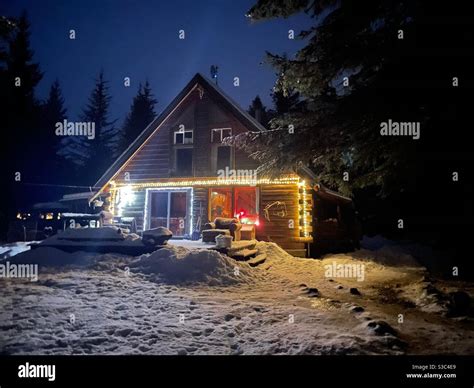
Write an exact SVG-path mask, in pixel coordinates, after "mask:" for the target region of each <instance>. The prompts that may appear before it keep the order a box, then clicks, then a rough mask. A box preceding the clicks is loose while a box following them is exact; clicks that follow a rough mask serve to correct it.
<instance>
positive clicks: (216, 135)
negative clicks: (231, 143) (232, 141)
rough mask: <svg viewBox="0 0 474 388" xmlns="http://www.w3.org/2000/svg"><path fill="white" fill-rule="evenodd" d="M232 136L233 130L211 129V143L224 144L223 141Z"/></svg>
mask: <svg viewBox="0 0 474 388" xmlns="http://www.w3.org/2000/svg"><path fill="white" fill-rule="evenodd" d="M231 135H232V129H231V128H213V129H211V143H222V139H224V138H226V137H229V136H231Z"/></svg>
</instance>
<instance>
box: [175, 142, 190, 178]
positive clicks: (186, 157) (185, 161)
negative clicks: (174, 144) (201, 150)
mask: <svg viewBox="0 0 474 388" xmlns="http://www.w3.org/2000/svg"><path fill="white" fill-rule="evenodd" d="M176 175H177V176H192V175H193V149H192V148H177V149H176Z"/></svg>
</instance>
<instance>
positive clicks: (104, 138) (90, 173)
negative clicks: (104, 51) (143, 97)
mask: <svg viewBox="0 0 474 388" xmlns="http://www.w3.org/2000/svg"><path fill="white" fill-rule="evenodd" d="M111 98H112V97H111V96H110V94H109V88H108V83H107V81H106V80H105V78H104V73H103V71H101V72H100V73H99V76H98V78H97V79H96V83H95V86H94V89H93V90H92V92H91V94H90V96H89V99H88V103H87V105H86V106H85V108H84V109H83V112H82V115H81V116H80V121H82V122H83V123H93V124H94V126H95V135H94V139H88V138H87V137H86V136H67V137H65V138H64V139H63V141H62V147H61V150H60V151H59V154H60V155H61V156H62V157H64V158H65V159H67V160H68V161H70V162H72V163H73V164H74V165H76V166H77V167H78V169H79V174H80V176H81V178H82V179H84V180H83V183H86V182H90V181H91V180H93V179H95V178H96V177H98V176H100V174H102V173H103V171H104V169H106V168H107V166H108V165H110V163H111V162H112V160H113V158H114V157H115V156H116V155H117V147H118V144H117V143H118V131H117V128H116V127H115V126H114V124H115V120H110V119H109V106H110V101H111Z"/></svg>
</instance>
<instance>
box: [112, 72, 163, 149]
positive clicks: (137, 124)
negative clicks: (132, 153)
mask: <svg viewBox="0 0 474 388" xmlns="http://www.w3.org/2000/svg"><path fill="white" fill-rule="evenodd" d="M156 103H157V101H156V99H155V98H154V96H153V93H152V91H151V87H150V84H149V82H148V81H146V82H145V85H144V86H142V84H141V83H140V85H139V86H138V92H137V95H136V96H135V97H134V98H133V101H132V105H131V106H130V112H129V113H128V115H127V117H126V118H125V122H124V124H123V127H122V138H121V142H120V150H121V151H123V150H125V149H126V148H127V147H128V146H129V145H130V144H131V143H132V142H133V141H134V140H135V139H136V138H137V137H138V135H139V134H140V133H141V132H142V131H143V130H144V129H145V128H146V127H147V126H148V124H150V123H151V122H152V121H153V120H154V118H155V117H156V113H155V105H156Z"/></svg>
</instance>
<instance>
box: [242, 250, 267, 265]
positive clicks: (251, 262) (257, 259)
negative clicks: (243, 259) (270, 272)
mask: <svg viewBox="0 0 474 388" xmlns="http://www.w3.org/2000/svg"><path fill="white" fill-rule="evenodd" d="M265 260H267V255H266V254H265V253H261V254H260V255H258V256H255V257H254V258H252V259H250V260H248V261H247V263H248V265H250V266H251V267H256V266H258V265H260V264H263V263H265Z"/></svg>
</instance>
